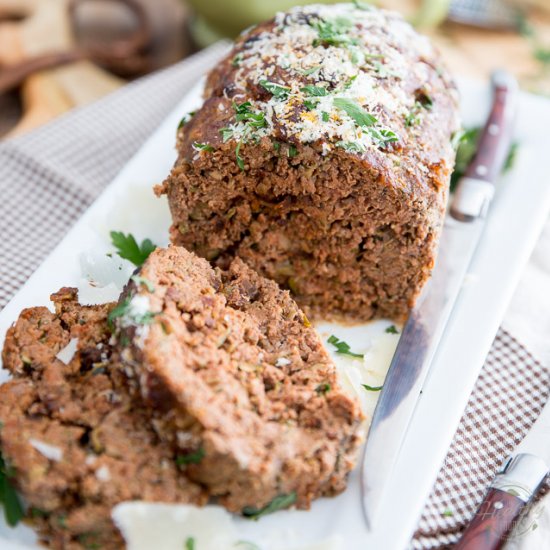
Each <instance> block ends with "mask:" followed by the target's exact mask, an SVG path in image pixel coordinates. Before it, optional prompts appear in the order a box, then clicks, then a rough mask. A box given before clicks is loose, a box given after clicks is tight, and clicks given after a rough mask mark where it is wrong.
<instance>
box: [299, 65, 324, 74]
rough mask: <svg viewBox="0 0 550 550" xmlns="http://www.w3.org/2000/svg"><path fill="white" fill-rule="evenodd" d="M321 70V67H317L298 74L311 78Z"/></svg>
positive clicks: (303, 70)
mask: <svg viewBox="0 0 550 550" xmlns="http://www.w3.org/2000/svg"><path fill="white" fill-rule="evenodd" d="M320 68H321V65H317V66H316V67H310V68H309V69H302V70H301V71H298V72H300V73H302V74H303V75H304V76H309V75H312V74H313V73H315V72H317V71H318V70H319V69H320Z"/></svg>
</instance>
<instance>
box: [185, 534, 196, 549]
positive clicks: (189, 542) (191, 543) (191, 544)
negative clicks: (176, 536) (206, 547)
mask: <svg viewBox="0 0 550 550" xmlns="http://www.w3.org/2000/svg"><path fill="white" fill-rule="evenodd" d="M185 550H195V538H194V537H187V539H186V540H185Z"/></svg>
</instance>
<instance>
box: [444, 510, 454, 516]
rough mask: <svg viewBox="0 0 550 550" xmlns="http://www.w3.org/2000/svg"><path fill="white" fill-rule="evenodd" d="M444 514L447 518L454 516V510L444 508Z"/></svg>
mask: <svg viewBox="0 0 550 550" xmlns="http://www.w3.org/2000/svg"><path fill="white" fill-rule="evenodd" d="M443 516H444V517H446V518H450V517H453V511H452V510H448V509H447V510H443Z"/></svg>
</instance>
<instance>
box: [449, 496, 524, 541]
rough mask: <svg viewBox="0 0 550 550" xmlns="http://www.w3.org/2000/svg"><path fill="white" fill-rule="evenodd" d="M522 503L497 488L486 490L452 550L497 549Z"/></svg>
mask: <svg viewBox="0 0 550 550" xmlns="http://www.w3.org/2000/svg"><path fill="white" fill-rule="evenodd" d="M525 505H526V502H524V501H523V500H522V499H521V498H519V497H517V496H515V495H511V494H510V493H507V492H506V491H502V490H500V489H490V490H489V492H488V493H487V495H486V496H485V499H484V500H483V502H482V503H481V506H480V507H479V508H478V510H477V512H476V514H475V516H474V518H473V519H472V521H471V522H470V524H469V525H468V527H467V528H466V531H464V533H463V535H462V539H461V540H460V542H459V543H458V544H457V545H456V546H455V550H498V549H500V548H502V546H503V544H504V542H505V541H506V539H507V537H508V535H509V534H510V531H511V530H512V528H513V527H514V525H515V524H516V521H517V520H518V518H519V516H520V514H521V512H522V510H523V508H524V507H525Z"/></svg>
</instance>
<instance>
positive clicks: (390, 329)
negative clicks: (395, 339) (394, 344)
mask: <svg viewBox="0 0 550 550" xmlns="http://www.w3.org/2000/svg"><path fill="white" fill-rule="evenodd" d="M385 332H387V333H388V334H399V331H398V330H397V328H396V326H395V325H390V326H389V327H386V330H385Z"/></svg>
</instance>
